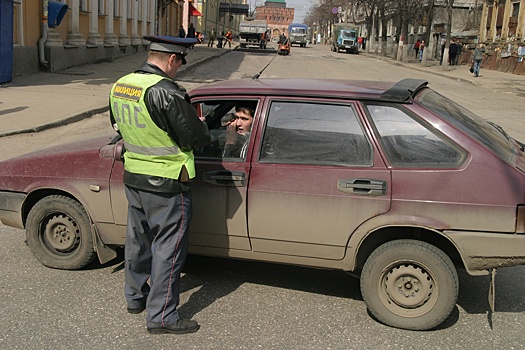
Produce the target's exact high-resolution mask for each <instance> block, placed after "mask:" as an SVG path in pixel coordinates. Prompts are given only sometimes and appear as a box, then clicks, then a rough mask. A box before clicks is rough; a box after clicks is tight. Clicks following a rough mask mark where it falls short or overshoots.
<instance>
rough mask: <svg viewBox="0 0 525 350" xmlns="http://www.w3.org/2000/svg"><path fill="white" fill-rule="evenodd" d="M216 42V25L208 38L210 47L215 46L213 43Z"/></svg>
mask: <svg viewBox="0 0 525 350" xmlns="http://www.w3.org/2000/svg"><path fill="white" fill-rule="evenodd" d="M214 42H215V27H213V26H212V27H211V30H210V35H209V38H208V47H213V43H214Z"/></svg>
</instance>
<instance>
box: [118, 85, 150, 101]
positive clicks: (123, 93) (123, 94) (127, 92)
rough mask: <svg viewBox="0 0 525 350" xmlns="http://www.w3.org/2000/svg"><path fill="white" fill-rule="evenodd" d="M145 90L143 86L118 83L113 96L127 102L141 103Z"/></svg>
mask: <svg viewBox="0 0 525 350" xmlns="http://www.w3.org/2000/svg"><path fill="white" fill-rule="evenodd" d="M143 90H144V89H143V88H142V87H141V86H135V85H130V84H122V83H118V84H117V85H115V89H113V96H115V97H120V98H123V99H125V100H131V101H139V100H140V97H141V96H142V92H143Z"/></svg>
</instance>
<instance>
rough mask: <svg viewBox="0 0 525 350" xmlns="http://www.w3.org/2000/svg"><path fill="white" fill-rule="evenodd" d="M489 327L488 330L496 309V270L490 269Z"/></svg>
mask: <svg viewBox="0 0 525 350" xmlns="http://www.w3.org/2000/svg"><path fill="white" fill-rule="evenodd" d="M489 306H490V310H489V314H488V319H489V325H490V329H492V324H493V322H492V317H493V316H494V310H495V308H496V269H492V271H491V273H490V284H489Z"/></svg>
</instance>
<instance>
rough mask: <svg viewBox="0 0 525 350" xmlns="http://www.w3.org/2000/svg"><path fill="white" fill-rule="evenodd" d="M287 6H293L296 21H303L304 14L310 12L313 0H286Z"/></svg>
mask: <svg viewBox="0 0 525 350" xmlns="http://www.w3.org/2000/svg"><path fill="white" fill-rule="evenodd" d="M285 1H286V7H293V8H294V9H295V10H294V13H295V18H294V23H303V19H304V16H306V13H307V12H308V9H309V8H310V6H311V3H312V1H313V0H285Z"/></svg>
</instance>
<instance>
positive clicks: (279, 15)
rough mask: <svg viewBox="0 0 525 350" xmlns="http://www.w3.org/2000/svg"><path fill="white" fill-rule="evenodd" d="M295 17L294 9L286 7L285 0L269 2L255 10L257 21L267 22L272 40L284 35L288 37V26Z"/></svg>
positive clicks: (271, 0)
mask: <svg viewBox="0 0 525 350" xmlns="http://www.w3.org/2000/svg"><path fill="white" fill-rule="evenodd" d="M294 15H295V9H294V8H293V7H286V1H285V0H267V1H266V2H265V3H264V6H257V7H256V8H255V19H261V20H266V22H267V23H268V27H269V28H270V32H271V36H272V38H274V37H278V36H279V35H280V34H282V33H284V34H285V35H288V26H289V25H290V24H292V22H293V19H294Z"/></svg>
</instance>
